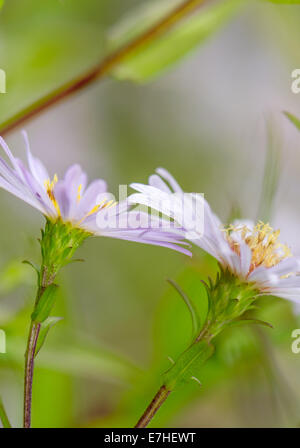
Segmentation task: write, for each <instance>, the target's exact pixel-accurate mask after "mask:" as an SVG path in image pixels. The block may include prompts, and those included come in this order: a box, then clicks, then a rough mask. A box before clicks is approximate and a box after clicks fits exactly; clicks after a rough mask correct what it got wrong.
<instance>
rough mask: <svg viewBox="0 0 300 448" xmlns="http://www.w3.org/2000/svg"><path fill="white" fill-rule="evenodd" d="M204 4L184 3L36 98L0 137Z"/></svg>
mask: <svg viewBox="0 0 300 448" xmlns="http://www.w3.org/2000/svg"><path fill="white" fill-rule="evenodd" d="M205 1H208V0H186V1H185V2H184V3H183V4H180V5H179V6H178V7H177V8H175V9H174V10H172V11H171V12H170V13H169V14H168V15H167V16H165V17H164V18H163V19H162V20H161V21H159V22H158V23H156V24H155V25H154V26H153V27H151V28H150V29H148V30H146V31H145V32H144V33H143V34H141V35H139V36H138V37H136V38H135V39H133V40H132V41H130V42H129V43H127V44H126V45H124V46H123V47H121V48H119V49H117V50H116V51H115V52H114V53H112V54H110V55H108V56H107V57H106V58H105V59H103V60H102V61H101V62H100V63H99V64H98V65H96V66H95V67H93V68H92V69H91V70H89V71H88V72H86V73H84V74H83V75H81V76H79V77H77V78H75V79H73V80H72V81H69V82H67V83H66V84H64V85H63V86H60V87H59V88H57V89H56V90H54V91H53V92H51V93H49V94H47V95H45V96H44V97H43V98H40V99H38V100H37V101H35V102H34V103H32V104H31V105H30V106H28V107H26V108H25V109H23V110H22V111H21V112H18V113H17V114H16V115H14V116H13V117H11V118H9V119H8V120H7V121H6V122H4V123H3V124H2V125H1V126H0V134H1V135H4V134H7V133H8V132H10V131H12V130H13V129H15V128H16V127H18V126H19V125H21V124H23V123H24V122H25V121H27V120H29V119H31V118H33V117H35V116H36V115H38V114H39V113H40V112H43V111H44V110H45V109H47V108H48V107H50V106H53V105H54V104H56V103H58V102H59V101H61V100H63V99H66V98H67V97H69V96H70V95H72V94H73V93H75V92H77V91H79V90H81V89H82V88H83V87H86V86H87V85H89V84H90V83H91V82H93V81H95V80H99V79H102V78H103V77H104V76H105V75H107V74H109V73H110V72H111V70H112V69H113V68H114V67H116V66H117V65H118V64H119V63H121V62H122V61H123V60H125V59H126V58H127V57H128V56H130V55H131V54H132V53H133V52H134V51H136V50H138V49H139V48H141V47H142V46H144V45H145V44H148V43H149V42H151V41H152V40H154V39H155V38H157V37H159V36H161V35H163V34H164V33H166V32H167V31H169V29H171V28H172V27H173V26H175V25H176V24H177V23H178V22H179V21H180V20H182V19H184V18H185V17H186V16H188V15H189V14H191V13H192V12H194V11H195V10H196V9H197V8H199V7H200V6H202V4H203V3H204V2H205Z"/></svg>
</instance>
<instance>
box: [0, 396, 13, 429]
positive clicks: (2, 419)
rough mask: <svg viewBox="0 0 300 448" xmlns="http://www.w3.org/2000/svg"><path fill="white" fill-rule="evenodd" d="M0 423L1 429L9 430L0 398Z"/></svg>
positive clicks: (9, 425) (9, 426) (8, 423)
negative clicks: (0, 424)
mask: <svg viewBox="0 0 300 448" xmlns="http://www.w3.org/2000/svg"><path fill="white" fill-rule="evenodd" d="M0 422H1V423H2V425H3V428H11V424H10V422H9V419H8V417H7V414H6V411H5V409H4V405H3V402H2V399H1V397H0Z"/></svg>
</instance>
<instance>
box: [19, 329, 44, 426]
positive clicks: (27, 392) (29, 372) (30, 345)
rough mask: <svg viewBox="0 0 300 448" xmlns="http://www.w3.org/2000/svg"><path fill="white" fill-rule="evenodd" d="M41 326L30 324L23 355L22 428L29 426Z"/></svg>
mask: <svg viewBox="0 0 300 448" xmlns="http://www.w3.org/2000/svg"><path fill="white" fill-rule="evenodd" d="M40 328H41V324H37V323H34V322H31V325H30V330H29V335H28V342H27V349H26V353H25V381H24V422H23V423H24V428H30V426H31V403H32V383H33V371H34V357H35V350H36V344H37V340H38V337H39V333H40Z"/></svg>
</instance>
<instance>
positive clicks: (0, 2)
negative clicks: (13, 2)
mask: <svg viewBox="0 0 300 448" xmlns="http://www.w3.org/2000/svg"><path fill="white" fill-rule="evenodd" d="M3 5H4V0H0V10H1V9H2V8H3Z"/></svg>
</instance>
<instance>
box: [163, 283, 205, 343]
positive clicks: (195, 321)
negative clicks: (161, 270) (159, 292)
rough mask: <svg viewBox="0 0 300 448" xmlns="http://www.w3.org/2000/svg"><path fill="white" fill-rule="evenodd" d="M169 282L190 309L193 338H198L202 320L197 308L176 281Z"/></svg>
mask: <svg viewBox="0 0 300 448" xmlns="http://www.w3.org/2000/svg"><path fill="white" fill-rule="evenodd" d="M168 282H169V283H170V285H172V286H173V287H174V288H175V289H176V291H177V292H178V294H179V295H180V297H181V298H182V299H183V301H184V302H185V304H186V306H187V307H188V310H189V312H190V315H191V318H192V325H193V337H196V336H197V335H198V334H199V332H200V329H201V318H200V316H199V314H198V310H197V308H196V307H195V306H194V304H193V302H191V301H190V299H189V298H188V296H187V295H186V294H185V293H184V291H183V290H182V289H181V288H180V286H179V285H178V284H177V283H176V282H175V281H174V280H171V279H168Z"/></svg>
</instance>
